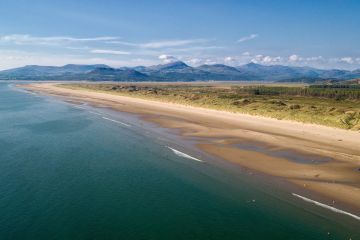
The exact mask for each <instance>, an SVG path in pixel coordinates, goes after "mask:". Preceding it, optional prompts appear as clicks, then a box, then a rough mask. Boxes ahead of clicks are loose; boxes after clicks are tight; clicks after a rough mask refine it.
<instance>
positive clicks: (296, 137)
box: [21, 83, 360, 215]
mask: <svg viewBox="0 0 360 240" xmlns="http://www.w3.org/2000/svg"><path fill="white" fill-rule="evenodd" d="M21 88H25V89H27V90H30V91H34V92H40V93H43V94H49V95H54V96H58V97H63V98H65V99H71V100H76V101H81V102H87V103H91V104H94V105H98V106H106V107H110V108H112V109H114V110H117V111H123V112H128V113H133V114H138V115H140V116H141V118H143V119H144V120H146V121H149V122H151V123H155V124H157V125H159V126H161V127H164V128H168V129H175V130H178V131H179V132H180V135H181V136H183V137H184V138H189V139H195V138H196V139H200V141H198V143H197V144H196V145H197V147H198V148H200V149H201V150H202V151H204V152H205V153H207V154H210V155H212V156H215V157H218V158H220V159H223V160H225V161H227V162H230V163H233V164H236V165H239V166H240V167H242V168H245V169H250V170H252V171H257V172H260V173H262V174H268V175H270V176H274V177H279V178H280V179H284V180H286V181H288V182H289V183H291V184H295V185H296V186H297V187H299V188H302V189H304V191H306V192H309V193H315V195H319V196H321V198H320V199H322V200H324V199H328V202H324V204H329V202H330V203H331V205H332V206H333V207H336V208H340V209H341V210H344V207H345V208H346V209H345V210H349V209H351V210H352V212H353V213H355V214H357V215H358V214H359V213H360V172H359V171H358V168H359V167H360V149H358V146H360V134H359V133H358V132H354V131H347V130H342V129H336V128H331V127H325V126H319V125H314V124H304V123H298V122H294V121H287V120H277V119H271V118H266V117H260V116H259V117H258V116H252V115H246V114H238V113H230V112H221V111H217V110H212V109H204V108H198V107H189V106H185V105H179V104H173V103H165V102H157V101H151V100H144V99H139V98H133V97H125V96H119V95H112V94H107V93H98V92H92V91H86V90H71V89H67V88H61V87H58V86H55V85H54V83H47V84H46V83H45V84H44V83H42V84H30V85H21ZM340 140H341V141H340ZM242 142H254V143H256V144H259V145H262V146H263V147H265V148H266V149H267V150H268V151H278V150H294V151H296V152H297V153H298V154H301V155H302V156H304V157H305V158H306V157H309V156H312V155H316V156H321V157H327V158H330V160H329V161H328V162H324V163H323V162H321V163H318V162H314V163H312V162H311V163H298V162H295V161H292V160H291V159H287V158H286V157H284V156H283V157H281V156H280V157H277V156H272V155H268V154H266V153H263V152H261V151H260V152H259V151H256V150H254V149H242V148H238V147H236V144H237V143H242ZM339 195H340V196H339ZM318 199H319V198H315V200H318Z"/></svg>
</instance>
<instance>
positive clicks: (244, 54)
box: [242, 52, 250, 56]
mask: <svg viewBox="0 0 360 240" xmlns="http://www.w3.org/2000/svg"><path fill="white" fill-rule="evenodd" d="M242 55H243V56H250V53H249V52H243V53H242Z"/></svg>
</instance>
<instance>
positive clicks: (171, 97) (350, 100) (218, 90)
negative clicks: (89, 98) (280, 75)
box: [61, 83, 360, 130]
mask: <svg viewBox="0 0 360 240" xmlns="http://www.w3.org/2000/svg"><path fill="white" fill-rule="evenodd" d="M61 86H62V87H65V88H71V89H86V90H91V91H97V92H105V93H110V94H115V95H123V96H131V97H138V98H142V99H151V100H156V101H164V102H171V103H178V104H184V105H190V106H197V107H205V108H211V109H216V110H223V111H229V112H238V113H246V114H251V115H260V116H266V117H272V118H276V119H287V120H294V121H299V122H305V123H314V124H320V125H326V126H331V127H337V128H343V129H351V130H360V89H357V88H355V89H353V88H349V90H348V91H347V90H346V88H341V89H338V90H337V91H335V90H334V91H333V90H331V89H330V88H323V87H318V88H316V87H315V88H316V89H315V88H314V87H309V86H299V85H296V86H293V85H285V86H284V85H281V86H273V85H269V86H266V85H264V86H255V85H254V86H251V85H250V86H249V85H246V86H244V85H235V84H234V85H216V84H210V85H201V84H200V85H197V84H195V85H194V84H169V85H167V84H159V85H157V84H136V85H131V84H127V83H126V84H114V83H111V84H110V83H109V84H108V83H106V84H85V83H84V84H61ZM311 88H312V89H311ZM321 88H323V90H322V89H321Z"/></svg>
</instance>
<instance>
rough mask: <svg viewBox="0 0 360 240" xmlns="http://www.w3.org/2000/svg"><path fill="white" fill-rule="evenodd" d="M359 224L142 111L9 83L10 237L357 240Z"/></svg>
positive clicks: (1, 159)
mask: <svg viewBox="0 0 360 240" xmlns="http://www.w3.org/2000/svg"><path fill="white" fill-rule="evenodd" d="M174 150H176V151H174ZM179 153H180V154H179ZM181 153H185V155H184V154H181ZM189 156H191V157H193V158H189ZM195 159H197V160H201V161H197V160H195ZM359 223H360V221H358V220H356V219H353V218H351V217H349V216H346V215H342V214H339V213H335V212H332V211H330V210H328V209H325V208H322V207H319V206H316V205H314V204H312V203H309V202H306V201H303V200H301V199H299V198H296V197H294V196H292V195H291V193H289V192H287V191H285V190H281V189H278V188H277V187H275V186H273V184H272V183H271V181H270V182H269V181H265V180H263V181H261V180H255V179H254V178H253V177H252V176H251V175H249V174H248V173H247V172H245V171H231V170H228V169H227V168H226V167H224V168H222V167H221V166H220V165H219V164H214V160H213V159H211V158H210V157H208V156H206V155H202V154H201V153H199V152H197V151H196V150H194V149H192V148H190V147H188V146H186V144H182V142H181V140H179V141H177V140H176V137H174V136H171V134H169V133H167V132H166V131H163V132H162V131H161V130H160V129H157V128H156V127H155V126H151V125H149V124H147V123H144V122H142V121H141V119H139V118H137V117H136V116H131V115H128V114H123V113H115V112H112V111H111V110H109V109H105V108H94V107H91V106H87V105H81V106H79V105H76V104H72V103H67V102H65V101H63V100H60V99H56V98H52V97H46V96H41V95H35V94H31V93H28V92H26V91H23V90H20V89H18V88H17V87H16V86H15V84H10V83H0V239H1V240H7V239H9V240H10V239H11V240H13V239H21V240H25V239H26V240H30V239H77V240H78V239H127V240H131V239H156V240H159V239H186V240H191V239H207V240H208V239H221V240H226V239H245V240H248V239H306V240H311V239H350V238H351V239H352V240H355V239H360V224H359Z"/></svg>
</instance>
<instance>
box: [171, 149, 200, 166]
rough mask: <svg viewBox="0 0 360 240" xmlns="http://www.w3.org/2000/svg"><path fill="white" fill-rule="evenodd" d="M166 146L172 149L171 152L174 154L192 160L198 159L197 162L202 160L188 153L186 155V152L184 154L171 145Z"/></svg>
mask: <svg viewBox="0 0 360 240" xmlns="http://www.w3.org/2000/svg"><path fill="white" fill-rule="evenodd" d="M167 148H169V149H170V150H171V151H173V153H175V154H176V155H178V156H179V157H184V158H188V159H191V160H194V161H198V162H204V161H203V160H200V159H198V158H195V157H192V156H190V155H188V154H186V153H183V152H180V151H178V150H176V149H174V148H171V147H168V146H167Z"/></svg>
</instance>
